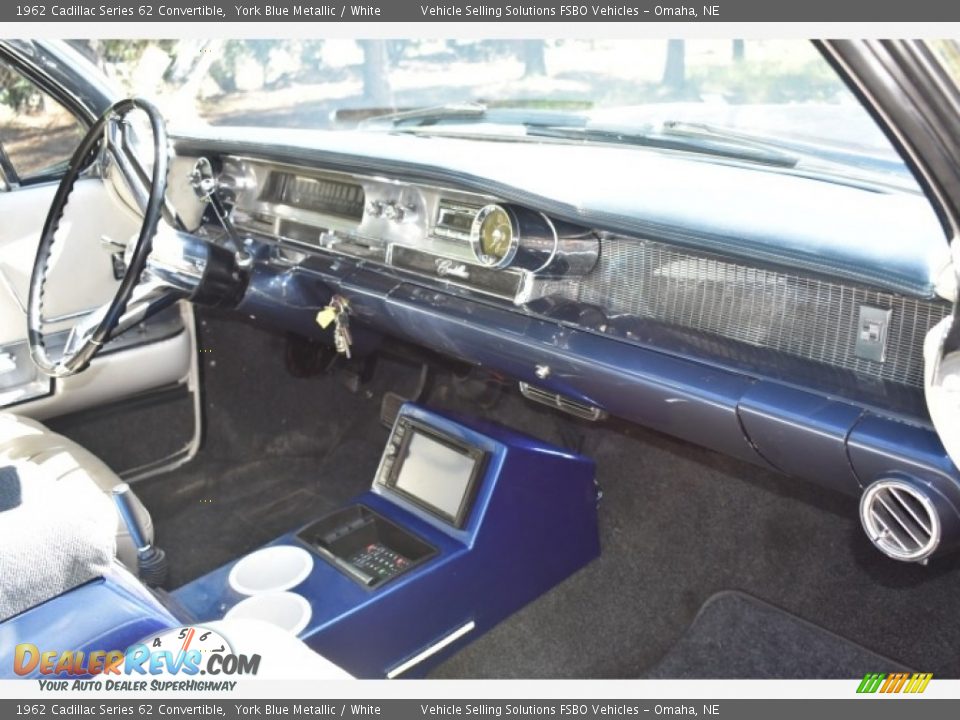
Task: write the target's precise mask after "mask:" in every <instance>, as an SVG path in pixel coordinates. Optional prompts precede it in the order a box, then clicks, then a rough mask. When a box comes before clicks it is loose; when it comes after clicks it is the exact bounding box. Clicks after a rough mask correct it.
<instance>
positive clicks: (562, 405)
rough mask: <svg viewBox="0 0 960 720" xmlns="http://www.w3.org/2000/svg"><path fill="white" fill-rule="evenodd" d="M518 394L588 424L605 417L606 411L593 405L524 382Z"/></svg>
mask: <svg viewBox="0 0 960 720" xmlns="http://www.w3.org/2000/svg"><path fill="white" fill-rule="evenodd" d="M520 393H521V394H522V395H523V396H524V397H525V398H527V399H528V400H532V401H533V402H535V403H540V404H541V405H547V406H549V407H552V408H554V409H555V410H561V411H563V412H565V413H567V414H569V415H574V416H576V417H578V418H581V419H583V420H589V421H590V422H597V421H598V420H603V419H604V418H605V417H607V413H606V411H604V410H602V409H600V408H598V407H596V406H595V405H589V404H587V403H582V402H578V401H577V400H571V399H570V398H568V397H565V396H563V395H561V394H560V393H555V392H551V391H550V390H544V389H543V388H538V387H535V386H533V385H529V384H527V383H525V382H522V383H520Z"/></svg>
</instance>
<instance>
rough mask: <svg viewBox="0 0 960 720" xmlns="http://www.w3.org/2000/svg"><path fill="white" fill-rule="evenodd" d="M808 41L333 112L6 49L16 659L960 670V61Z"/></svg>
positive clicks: (3, 311) (562, 672)
mask: <svg viewBox="0 0 960 720" xmlns="http://www.w3.org/2000/svg"><path fill="white" fill-rule="evenodd" d="M799 44H800V43H797V45H799ZM554 47H555V48H557V49H558V50H557V52H560V50H562V49H563V48H565V47H566V48H569V47H570V46H569V45H567V46H565V45H562V44H557V45H556V46H554ZM626 47H628V48H629V43H626ZM808 48H809V50H811V51H813V50H814V48H815V50H816V51H818V52H811V55H812V56H813V57H814V61H815V62H816V63H819V67H820V68H821V71H822V72H823V73H825V74H827V75H829V76H830V77H831V78H832V81H833V82H835V83H836V85H837V87H838V88H840V90H839V91H837V92H838V93H840V94H842V98H841V97H840V95H836V96H834V95H831V97H830V100H829V102H824V103H821V104H819V105H818V104H817V103H812V104H811V103H801V102H797V103H793V102H790V101H788V102H784V103H781V104H780V105H779V106H776V107H774V106H773V105H769V104H768V105H764V104H762V103H756V104H754V105H753V106H752V107H741V108H740V109H739V111H738V112H739V113H740V115H739V117H740V119H741V120H742V122H738V123H724V122H722V121H717V118H716V117H711V116H710V113H709V112H708V111H709V103H707V104H706V105H704V107H706V108H707V110H704V109H703V108H698V107H697V103H696V102H690V101H689V98H684V99H682V101H677V102H664V103H650V104H642V105H633V106H629V107H627V106H626V105H623V106H620V107H606V106H604V107H600V106H596V107H588V106H581V107H576V108H571V107H570V106H569V105H563V104H562V103H559V104H558V103H553V104H551V103H541V104H539V105H538V104H537V103H526V104H524V103H522V102H521V103H517V102H512V103H504V102H495V101H493V100H491V99H490V98H489V97H484V98H479V97H471V98H466V99H464V98H460V97H456V98H454V100H455V101H448V99H447V98H441V102H440V103H439V104H438V103H436V102H430V103H427V102H424V103H417V104H416V106H415V107H406V106H403V105H399V104H398V103H394V104H392V105H391V106H390V107H389V108H386V109H383V108H381V109H379V110H378V109H377V108H373V107H367V108H366V109H365V110H364V112H363V113H361V116H360V117H357V118H354V120H356V122H352V123H342V124H340V125H336V126H335V127H332V128H328V129H310V128H304V127H300V128H290V127H277V125H283V123H282V122H270V123H267V122H263V123H256V122H248V123H246V124H245V125H243V126H227V125H224V124H219V125H204V124H200V123H196V124H194V123H191V122H184V121H182V119H178V118H177V117H175V113H176V111H175V110H171V107H175V106H171V105H170V103H159V104H158V105H155V104H153V103H152V102H151V101H149V100H146V99H142V98H140V97H135V98H126V97H124V96H122V95H121V94H119V93H118V92H117V91H115V90H113V89H112V86H111V85H110V83H109V82H107V80H106V79H104V78H103V77H101V76H100V75H99V73H98V70H97V69H96V68H95V67H94V66H93V65H92V64H91V63H90V62H89V61H88V60H87V59H86V58H85V57H83V56H82V55H81V54H80V53H79V52H78V50H77V49H76V48H75V47H73V46H71V45H68V44H66V43H57V42H46V41H32V42H30V41H3V42H0V64H2V66H3V68H4V72H5V73H6V74H5V75H3V77H6V78H10V80H9V82H11V83H12V82H14V78H15V79H16V82H17V83H26V84H27V85H28V86H29V87H30V88H31V92H33V93H35V94H37V95H39V96H40V97H41V98H42V102H44V103H47V104H48V105H47V107H48V108H49V107H53V106H54V105H56V106H57V107H60V108H62V109H63V111H64V113H65V115H67V116H68V117H69V118H70V120H71V122H73V123H74V125H75V127H76V128H77V129H78V133H77V135H76V137H73V136H69V137H70V139H69V142H68V143H67V147H68V149H69V152H64V153H61V156H60V157H62V158H64V161H63V162H62V163H57V162H55V161H56V160H58V159H60V157H53V158H43V157H40V155H39V154H40V153H41V151H42V150H43V142H41V140H43V139H44V136H43V135H29V134H28V133H25V132H21V131H20V130H18V128H21V129H22V127H23V125H22V124H18V123H17V120H16V118H17V113H15V112H11V113H10V114H9V115H8V116H4V117H7V118H8V120H9V127H4V126H3V124H2V123H0V133H2V134H0V182H2V185H3V187H2V190H0V218H2V222H0V318H2V320H0V403H2V405H3V409H4V412H3V413H2V414H0V676H4V677H45V676H49V677H55V676H61V677H66V676H81V675H97V674H100V673H109V672H110V670H109V669H107V666H109V665H110V663H111V662H113V663H114V666H117V663H120V664H122V663H124V662H126V663H133V664H137V663H138V662H140V661H144V662H145V661H146V660H147V659H149V657H150V656H151V653H153V652H154V651H155V650H156V649H157V648H160V649H164V650H176V649H178V648H180V649H182V650H187V649H188V647H189V648H190V649H193V650H196V651H197V652H198V653H200V654H198V655H197V656H196V658H198V659H197V663H200V659H201V658H202V657H206V656H203V655H202V653H205V652H211V653H212V654H213V656H216V657H219V658H221V660H219V661H218V662H221V663H224V671H225V672H226V673H227V674H228V675H232V674H242V673H243V672H246V671H250V672H256V671H257V670H258V668H256V667H254V666H252V665H250V664H249V660H243V658H245V657H248V655H244V654H242V653H238V654H237V655H234V656H231V657H233V658H234V660H231V661H230V662H226V661H224V660H223V659H222V656H220V655H217V654H216V653H217V652H222V651H223V648H224V647H225V646H226V645H232V646H237V647H239V646H244V647H246V646H249V645H250V643H251V642H252V643H253V645H254V646H255V651H257V652H259V650H256V648H261V649H262V648H265V647H267V646H268V645H269V646H271V647H274V646H275V647H277V648H282V649H283V652H284V653H289V656H290V657H296V658H298V663H299V665H298V667H299V669H300V671H301V672H303V673H304V674H305V675H307V676H311V677H346V676H355V677H370V678H383V677H389V678H394V677H417V676H425V675H431V676H434V677H457V676H468V677H476V676H538V677H557V676H569V677H591V676H611V677H641V676H652V677H702V676H710V677H726V676H741V677H757V676H764V677H835V676H839V677H845V676H855V675H857V674H858V673H860V674H861V675H862V673H864V672H870V671H876V670H885V669H891V668H896V667H903V668H913V669H915V670H920V671H933V672H935V673H938V674H946V675H951V674H952V675H957V674H960V661H958V659H957V655H956V647H957V646H958V644H957V643H958V641H960V625H958V623H957V622H956V619H955V615H954V610H953V606H954V602H955V598H956V596H957V595H956V593H957V590H958V589H960V569H958V568H960V566H958V565H957V562H958V561H957V559H956V558H957V556H956V555H955V554H953V553H955V551H957V550H958V549H960V470H958V466H957V462H958V461H960V424H958V417H957V416H958V412H960V405H958V403H957V395H956V393H957V387H958V385H957V383H958V382H960V335H958V332H960V329H958V327H957V326H956V324H955V322H954V319H955V306H956V299H957V268H958V264H957V263H958V262H960V260H958V259H957V257H956V255H955V254H952V250H955V249H956V244H955V242H954V243H953V244H951V241H953V239H954V238H955V237H956V236H957V228H958V223H960V146H958V145H957V142H956V138H957V137H960V134H958V130H960V114H958V110H960V93H958V90H957V87H956V85H955V84H954V80H955V78H956V75H955V74H951V69H950V68H951V65H950V63H951V62H954V63H955V62H956V57H957V55H956V50H955V49H954V47H953V46H952V45H950V44H949V43H923V42H899V41H898V42H894V41H889V42H887V41H884V42H873V41H871V42H853V41H836V42H819V43H815V44H814V45H813V46H809V45H808ZM398 52H399V51H398ZM558 57H559V55H558ZM343 72H347V71H343ZM953 72H955V69H954V71H953ZM571 77H574V75H571ZM570 82H574V81H573V80H571V81H570ZM844 84H845V86H844ZM13 87H14V86H13V85H10V87H9V88H8V91H9V90H10V89H11V88H13ZM18 87H19V86H18ZM295 87H296V86H295V85H294V88H295ZM424 92H426V91H424ZM624 92H625V91H624ZM2 97H4V96H3V95H0V98H2ZM7 97H8V98H9V97H11V95H10V93H9V92H8V95H7ZM265 97H270V96H269V95H265ZM837 98H840V99H839V100H838V99H837ZM158 106H159V107H163V108H164V111H163V112H161V111H160V110H158V109H157V107H158ZM261 110H262V109H261ZM735 110H737V108H736V106H734V105H727V106H726V110H725V111H724V112H726V113H727V114H728V116H729V117H732V116H733V114H734V111H735ZM28 111H29V109H23V108H21V110H20V111H18V112H23V113H27V112H28ZM263 112H265V113H267V114H268V113H269V112H271V110H270V108H267V110H266V111H263ZM343 116H344V114H343V113H341V116H340V119H341V120H342V119H343ZM264 117H266V114H265V115H264ZM167 121H169V122H170V123H171V129H170V130H169V131H168V129H167ZM4 122H6V121H4ZM268 124H269V125H271V126H270V127H268ZM293 124H296V123H293ZM301 124H303V123H301ZM751 128H752V130H751ZM57 137H58V138H60V137H61V136H60V135H58V136H57ZM38 138H40V140H38ZM46 139H47V140H50V141H51V142H52V140H53V139H54V134H53V133H52V132H49V133H48V134H47V135H46ZM61 139H62V138H61ZM28 141H29V142H28ZM28 148H29V149H28ZM195 317H196V318H197V319H198V320H197V321H195ZM40 421H43V422H44V423H45V424H41V422H40ZM920 619H922V620H920ZM488 631H489V632H488ZM251 634H252V636H253V640H252V641H251V640H250V636H251ZM481 636H483V637H481ZM141 642H142V643H145V644H146V646H147V647H149V648H150V650H149V651H144V654H142V656H139V655H138V654H137V651H136V650H134V649H130V648H131V647H132V648H137V647H140V648H143V647H145V646H144V645H137V643H141ZM48 650H51V651H52V650H57V651H60V652H62V651H68V650H69V651H71V652H74V651H82V652H84V653H86V655H85V657H86V660H83V661H81V660H79V659H78V658H79V657H80V656H71V658H72V659H70V660H69V661H62V656H60V655H56V656H47V655H44V653H45V652H46V651H48ZM111 651H121V652H120V654H119V655H118V656H111V655H110V652H111ZM123 651H126V653H125V655H124V652H123ZM181 655H182V653H181ZM111 657H112V658H113V659H112V660H111ZM138 657H139V658H140V660H139V661H138V660H137V658H138ZM190 657H193V656H190ZM264 657H265V658H269V655H268V654H266V653H264ZM50 658H54V659H50ZM56 658H61V660H60V661H58V660H57V659H56ZM236 658H240V660H236ZM61 661H62V662H63V663H64V664H59V663H60V662H61ZM84 662H85V663H87V664H83V663H84ZM204 662H205V661H204ZM245 662H246V663H247V664H246V665H244V663H245ZM91 663H92V664H91ZM228 666H229V667H228ZM143 667H146V666H143ZM200 668H205V670H203V672H206V669H210V668H208V666H207V665H205V664H197V665H196V666H195V667H194V668H193V672H194V673H196V671H197V670H198V669H200ZM167 669H169V668H167ZM260 670H261V671H262V672H261V674H263V672H268V671H269V668H268V667H267V666H266V661H265V664H264V667H263V668H260ZM127 672H129V670H127ZM136 672H138V673H140V672H144V670H143V669H142V668H141V669H139V670H137V671H136ZM184 672H188V674H193V673H189V671H184Z"/></svg>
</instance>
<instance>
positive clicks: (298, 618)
mask: <svg viewBox="0 0 960 720" xmlns="http://www.w3.org/2000/svg"><path fill="white" fill-rule="evenodd" d="M311 615H313V609H312V608H311V607H310V602H309V601H308V600H307V599H306V598H305V597H303V595H297V594H296V593H292V592H286V591H285V592H267V593H260V594H259V595H252V596H250V597H248V598H244V599H243V600H241V601H240V602H238V603H237V604H236V605H234V606H233V607H232V608H230V609H229V610H228V611H227V614H226V615H224V616H223V617H224V620H263V621H264V622H268V623H270V624H271V625H276V626H277V627H278V628H281V629H282V630H286V631H287V632H289V633H290V634H291V635H299V634H300V632H301V631H302V630H303V629H304V628H305V627H306V626H307V623H308V622H310V617H311Z"/></svg>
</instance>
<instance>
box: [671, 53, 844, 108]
mask: <svg viewBox="0 0 960 720" xmlns="http://www.w3.org/2000/svg"><path fill="white" fill-rule="evenodd" d="M687 89H688V90H689V91H692V92H695V93H696V94H699V95H700V96H703V95H710V94H716V95H722V96H723V97H724V98H726V100H727V101H728V102H732V103H773V104H784V103H791V102H810V101H831V100H833V99H835V98H836V97H837V96H838V95H840V94H842V93H843V92H844V90H845V88H844V85H843V83H842V82H841V81H840V79H839V78H838V77H837V75H836V74H835V73H834V72H833V71H832V70H831V69H830V66H829V65H827V64H826V63H824V62H816V61H811V62H808V63H805V64H804V65H801V66H799V67H796V68H792V69H788V68H784V67H781V66H780V65H779V64H778V63H771V62H750V61H749V59H747V60H744V61H742V62H736V63H733V64H729V65H720V66H713V67H711V66H707V67H697V68H692V69H691V70H690V71H689V78H688V80H687Z"/></svg>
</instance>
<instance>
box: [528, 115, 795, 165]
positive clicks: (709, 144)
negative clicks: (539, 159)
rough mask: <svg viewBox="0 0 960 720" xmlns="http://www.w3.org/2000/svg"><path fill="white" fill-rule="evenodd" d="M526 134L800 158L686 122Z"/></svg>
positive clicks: (776, 159)
mask: <svg viewBox="0 0 960 720" xmlns="http://www.w3.org/2000/svg"><path fill="white" fill-rule="evenodd" d="M527 135H530V136H533V137H547V138H557V139H562V140H581V141H583V142H600V143H614V144H618V145H637V146H641V147H652V148H657V149H664V150H681V151H684V152H694V153H701V154H703V155H710V156H712V157H724V158H730V159H733V160H747V161H749V162H756V163H762V164H764V165H772V166H775V167H787V168H792V167H796V165H797V163H798V162H799V161H800V158H799V157H798V156H797V155H794V154H792V153H788V152H784V151H783V150H780V149H777V148H775V147H773V146H771V145H768V144H765V143H763V142H757V141H755V140H753V139H748V138H744V137H736V136H734V135H722V134H720V133H713V132H706V131H701V132H692V131H690V130H689V129H688V127H687V126H686V125H685V124H683V123H678V122H673V121H671V122H666V123H664V124H663V125H662V126H661V128H660V129H659V130H656V129H654V128H652V127H650V126H647V127H646V128H636V127H623V126H617V125H603V124H595V123H590V124H585V125H583V126H580V127H571V126H560V127H553V126H532V127H528V128H527Z"/></svg>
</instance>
